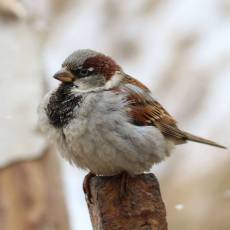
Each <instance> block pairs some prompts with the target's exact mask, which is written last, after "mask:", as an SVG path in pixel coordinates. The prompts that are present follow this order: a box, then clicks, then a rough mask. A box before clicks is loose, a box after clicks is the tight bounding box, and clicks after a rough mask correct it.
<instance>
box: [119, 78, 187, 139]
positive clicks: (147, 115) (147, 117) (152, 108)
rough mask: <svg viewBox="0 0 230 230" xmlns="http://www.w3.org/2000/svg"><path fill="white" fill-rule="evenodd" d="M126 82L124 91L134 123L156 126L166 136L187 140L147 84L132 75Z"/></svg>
mask: <svg viewBox="0 0 230 230" xmlns="http://www.w3.org/2000/svg"><path fill="white" fill-rule="evenodd" d="M124 83H125V84H124V87H123V88H122V91H125V93H126V94H127V100H128V102H129V104H130V109H129V111H128V113H129V115H130V117H131V118H132V121H133V123H134V124H136V125H140V126H150V125H153V126H156V127H158V128H159V129H160V131H161V132H162V134H163V135H165V136H166V137H168V138H171V139H173V140H174V139H176V140H175V142H178V143H179V142H185V135H184V133H183V131H181V130H179V129H178V128H177V125H176V121H175V119H174V118H173V117H172V116H171V115H170V114H169V113H168V112H167V111H166V110H165V109H164V108H163V107H162V106H161V104H160V103H158V102H157V101H156V100H154V99H153V98H152V97H151V95H150V91H149V89H148V88H147V87H146V86H144V85H143V84H142V83H140V82H139V81H137V80H136V79H134V78H131V77H130V76H129V78H128V79H125V80H124Z"/></svg>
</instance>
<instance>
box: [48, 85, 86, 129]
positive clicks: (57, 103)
mask: <svg viewBox="0 0 230 230" xmlns="http://www.w3.org/2000/svg"><path fill="white" fill-rule="evenodd" d="M72 87H73V85H72V84H61V85H60V86H59V87H58V89H57V90H56V91H55V92H54V93H53V94H52V95H51V97H50V100H49V103H48V105H47V107H46V114H47V116H48V119H49V122H50V124H51V125H53V126H54V127H55V128H63V127H65V126H66V125H68V123H69V122H70V121H71V120H72V119H73V118H74V117H75V113H74V108H75V107H76V106H79V105H80V104H81V103H82V96H81V95H78V96H76V95H74V94H72V93H71V89H72Z"/></svg>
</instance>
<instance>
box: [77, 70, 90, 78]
mask: <svg viewBox="0 0 230 230" xmlns="http://www.w3.org/2000/svg"><path fill="white" fill-rule="evenodd" d="M89 74H90V72H89V70H88V69H79V73H78V75H79V77H86V76H88V75H89Z"/></svg>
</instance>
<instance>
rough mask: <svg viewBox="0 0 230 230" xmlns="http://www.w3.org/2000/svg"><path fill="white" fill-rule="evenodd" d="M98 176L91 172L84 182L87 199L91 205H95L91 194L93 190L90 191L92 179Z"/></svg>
mask: <svg viewBox="0 0 230 230" xmlns="http://www.w3.org/2000/svg"><path fill="white" fill-rule="evenodd" d="M95 176H96V175H95V174H94V173H92V172H89V173H88V174H87V175H86V176H85V179H84V182H83V190H84V193H85V195H86V199H87V200H88V201H89V203H90V204H93V200H92V193H91V189H90V180H91V178H92V177H95Z"/></svg>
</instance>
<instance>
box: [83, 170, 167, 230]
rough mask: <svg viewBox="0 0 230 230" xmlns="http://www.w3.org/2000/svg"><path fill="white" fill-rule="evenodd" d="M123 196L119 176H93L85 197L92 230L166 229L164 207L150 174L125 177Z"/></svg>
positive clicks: (155, 182)
mask: <svg viewBox="0 0 230 230" xmlns="http://www.w3.org/2000/svg"><path fill="white" fill-rule="evenodd" d="M127 183H128V184H127V190H126V193H125V195H122V196H121V194H120V192H121V187H120V186H121V176H119V175H118V176H113V177H102V176H95V177H92V178H91V179H90V181H89V188H90V193H91V202H90V201H89V200H88V199H86V200H87V204H88V208H89V212H90V217H91V222H92V225H93V229H94V230H167V221H166V210H165V206H164V203H163V201H162V198H161V193H160V188H159V183H158V181H157V178H156V177H155V176H154V175H153V174H142V175H137V176H135V177H128V181H127Z"/></svg>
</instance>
